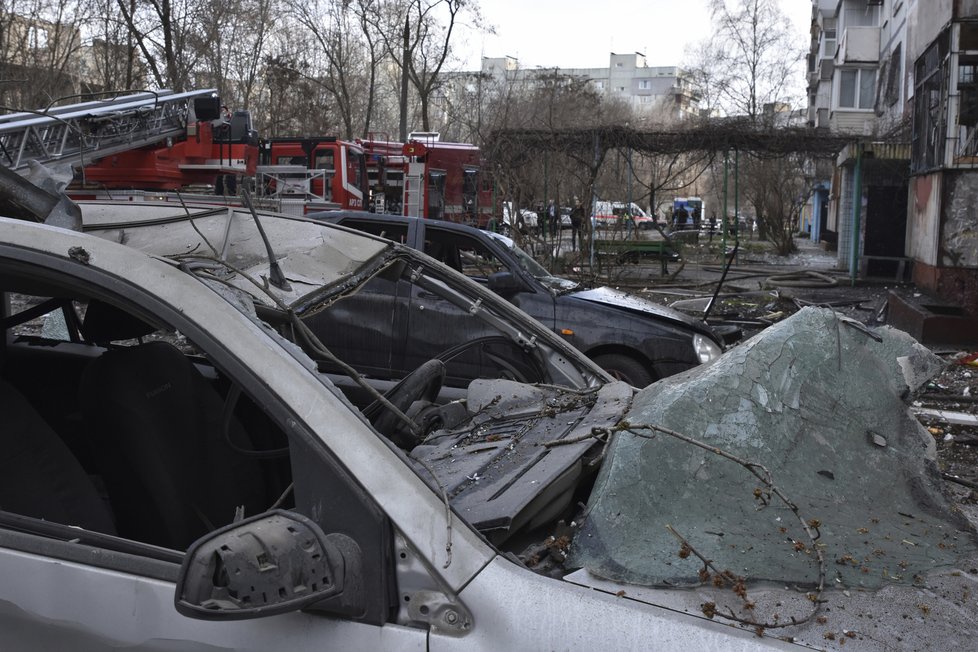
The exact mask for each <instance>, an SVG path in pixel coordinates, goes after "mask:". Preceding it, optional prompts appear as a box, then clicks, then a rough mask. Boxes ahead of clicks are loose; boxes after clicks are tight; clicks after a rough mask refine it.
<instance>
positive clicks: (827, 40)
mask: <svg viewBox="0 0 978 652" xmlns="http://www.w3.org/2000/svg"><path fill="white" fill-rule="evenodd" d="M822 58H823V59H834V58H835V30H834V29H827V30H825V31H824V32H822Z"/></svg>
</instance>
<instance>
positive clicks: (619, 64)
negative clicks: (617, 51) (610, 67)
mask: <svg viewBox="0 0 978 652" xmlns="http://www.w3.org/2000/svg"><path fill="white" fill-rule="evenodd" d="M624 65H625V64H623V63H622V62H621V61H619V62H618V63H616V64H615V68H622V67H624Z"/></svg>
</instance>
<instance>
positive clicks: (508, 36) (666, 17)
mask: <svg viewBox="0 0 978 652" xmlns="http://www.w3.org/2000/svg"><path fill="white" fill-rule="evenodd" d="M780 1H781V7H782V10H783V11H784V12H785V14H787V16H788V17H789V18H790V19H791V21H792V22H793V23H794V24H795V29H796V31H797V33H798V39H799V41H800V42H801V44H802V45H805V46H806V47H807V45H808V41H809V25H810V23H811V15H812V3H811V0H780ZM706 4H707V2H706V0H482V1H481V3H480V5H481V7H482V11H483V14H484V16H485V17H486V19H487V20H488V22H489V23H491V24H492V25H494V26H495V28H496V34H495V35H488V36H486V35H482V34H474V33H472V32H466V33H464V34H463V38H464V45H463V48H460V51H459V54H460V55H462V56H463V61H464V66H465V69H466V70H479V69H480V68H481V61H482V57H483V56H486V57H503V56H513V57H516V58H517V59H519V61H520V67H522V68H534V67H537V66H540V67H544V68H553V67H560V68H606V67H608V55H609V53H611V52H616V53H618V54H625V53H628V52H641V53H643V54H645V55H646V57H647V61H648V65H650V66H676V65H679V64H681V63H682V61H683V52H684V48H685V47H686V46H687V45H692V44H694V43H697V42H699V41H702V40H703V39H704V38H707V37H708V36H709V30H710V14H709V12H708V11H707V9H706Z"/></svg>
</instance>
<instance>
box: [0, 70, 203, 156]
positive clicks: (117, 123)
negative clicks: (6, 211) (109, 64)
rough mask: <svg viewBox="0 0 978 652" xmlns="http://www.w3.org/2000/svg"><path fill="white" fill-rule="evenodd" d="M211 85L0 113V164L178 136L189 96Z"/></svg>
mask: <svg viewBox="0 0 978 652" xmlns="http://www.w3.org/2000/svg"><path fill="white" fill-rule="evenodd" d="M216 93H217V91H215V90H214V89H207V90H201V91H191V92H189V93H174V92H173V91H170V90H161V91H147V92H140V93H134V94H131V95H124V96H122V97H117V98H114V99H109V100H100V101H92V102H81V103H78V104H69V105H66V106H59V107H52V108H49V109H47V110H45V111H39V112H23V113H11V114H7V115H2V116H0V165H2V166H5V167H7V168H9V169H11V170H14V171H20V170H24V169H26V168H27V166H28V162H29V161H31V160H34V161H37V162H39V163H69V164H72V165H79V164H82V163H83V162H84V163H90V162H92V161H93V160H94V159H97V158H102V157H103V156H109V155H110V154H115V153H118V152H123V151H126V150H130V149H136V148H138V147H142V146H144V145H150V144H152V143H157V142H161V141H164V140H166V139H167V138H174V137H179V136H182V135H184V134H185V133H186V128H187V122H188V119H190V120H192V119H194V117H193V114H192V111H193V109H192V105H193V102H192V100H194V99H196V98H201V97H208V96H214V95H216Z"/></svg>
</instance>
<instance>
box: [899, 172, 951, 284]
mask: <svg viewBox="0 0 978 652" xmlns="http://www.w3.org/2000/svg"><path fill="white" fill-rule="evenodd" d="M942 180H943V178H942V175H941V174H940V173H933V174H925V175H920V176H916V177H911V178H910V207H909V213H910V214H909V215H908V216H907V249H908V251H907V253H908V254H909V255H910V257H911V258H913V259H914V260H915V261H918V262H921V263H924V264H926V265H931V266H935V265H937V250H938V242H939V238H940V227H939V224H940V220H939V219H938V215H939V212H940V207H941V185H942Z"/></svg>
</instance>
